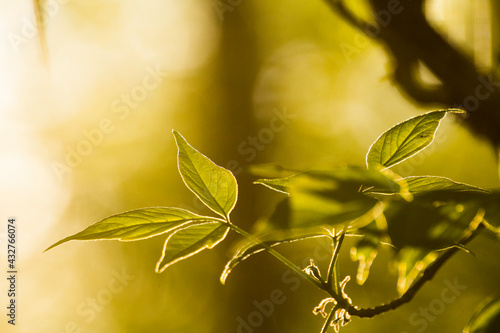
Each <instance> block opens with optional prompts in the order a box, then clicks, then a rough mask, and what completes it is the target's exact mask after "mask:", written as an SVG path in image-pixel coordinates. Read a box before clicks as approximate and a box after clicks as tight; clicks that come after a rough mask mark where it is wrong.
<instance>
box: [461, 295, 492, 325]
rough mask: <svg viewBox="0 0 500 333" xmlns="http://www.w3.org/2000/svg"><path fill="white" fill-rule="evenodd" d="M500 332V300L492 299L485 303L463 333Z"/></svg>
mask: <svg viewBox="0 0 500 333" xmlns="http://www.w3.org/2000/svg"><path fill="white" fill-rule="evenodd" d="M498 332H500V299H498V298H496V299H490V300H487V301H486V302H485V303H483V304H482V305H481V307H480V309H479V310H478V311H477V312H476V313H475V314H474V315H473V316H472V318H471V320H470V322H469V324H468V325H467V326H466V327H465V328H464V330H463V333H498Z"/></svg>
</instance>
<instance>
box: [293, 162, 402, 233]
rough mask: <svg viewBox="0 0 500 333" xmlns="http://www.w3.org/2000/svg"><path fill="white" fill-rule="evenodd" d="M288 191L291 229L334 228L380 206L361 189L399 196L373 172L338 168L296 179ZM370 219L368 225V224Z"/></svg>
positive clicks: (395, 185)
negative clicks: (377, 189)
mask: <svg viewBox="0 0 500 333" xmlns="http://www.w3.org/2000/svg"><path fill="white" fill-rule="evenodd" d="M296 178H297V179H296V181H294V183H293V186H292V187H291V189H290V207H291V215H290V222H291V227H301V228H302V227H312V226H319V225H337V224H341V223H344V222H349V221H353V220H355V219H358V218H361V217H362V216H363V215H364V214H366V213H368V212H369V211H370V210H372V209H373V208H374V207H375V205H376V204H377V203H378V202H379V201H378V200H377V199H375V198H373V197H371V196H369V195H365V194H364V193H363V191H362V190H363V188H370V187H379V188H382V189H385V190H387V191H393V192H399V190H400V186H399V184H398V183H397V182H395V181H393V180H392V179H390V178H389V177H387V176H385V175H384V174H382V173H381V172H379V171H376V170H366V169H358V168H341V169H336V170H329V171H313V172H308V173H305V174H301V175H297V176H296ZM372 219H373V216H372V217H371V218H370V219H369V220H368V221H367V223H368V222H370V221H371V220H372Z"/></svg>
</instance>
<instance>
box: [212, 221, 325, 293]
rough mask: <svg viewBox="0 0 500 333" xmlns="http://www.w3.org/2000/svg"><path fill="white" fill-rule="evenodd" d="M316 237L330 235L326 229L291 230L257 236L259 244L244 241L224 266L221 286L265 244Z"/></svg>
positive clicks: (263, 247) (262, 248) (261, 249)
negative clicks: (243, 262)
mask: <svg viewBox="0 0 500 333" xmlns="http://www.w3.org/2000/svg"><path fill="white" fill-rule="evenodd" d="M317 237H332V236H331V234H330V233H329V232H328V231H327V230H326V229H322V228H320V229H315V230H314V231H310V230H305V231H304V230H293V231H278V232H273V233H269V234H264V235H261V236H257V237H256V238H257V239H258V240H259V241H261V243H254V242H252V241H246V242H244V243H243V245H241V246H240V248H239V249H238V250H237V251H236V253H235V254H234V255H233V258H232V259H231V260H230V261H229V262H228V263H227V264H226V267H225V268H224V271H223V272H222V275H221V277H220V280H221V282H222V284H224V283H225V282H226V279H227V276H228V275H229V273H231V271H232V270H233V268H234V267H236V266H237V265H238V264H239V263H241V262H242V261H244V260H246V259H248V258H249V257H251V256H253V255H254V254H257V253H259V252H262V251H264V250H265V246H264V245H263V244H266V245H268V246H270V247H274V246H276V245H279V244H283V243H291V242H296V241H300V240H305V239H311V238H317Z"/></svg>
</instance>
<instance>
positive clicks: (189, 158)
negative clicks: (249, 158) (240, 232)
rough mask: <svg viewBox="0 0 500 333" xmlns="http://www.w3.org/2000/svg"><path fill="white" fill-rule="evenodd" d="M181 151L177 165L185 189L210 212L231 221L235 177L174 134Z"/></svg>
mask: <svg viewBox="0 0 500 333" xmlns="http://www.w3.org/2000/svg"><path fill="white" fill-rule="evenodd" d="M173 133H174V137H175V142H176V143H177V147H178V148H179V154H178V165H179V172H180V173H181V176H182V180H184V183H185V184H186V186H187V187H188V188H189V189H190V190H191V191H192V192H193V193H194V194H195V195H196V196H197V197H198V198H199V199H200V200H201V201H202V202H203V203H204V204H205V205H206V206H207V207H208V208H210V209H211V210H213V211H214V212H215V213H217V214H219V215H221V216H222V217H224V218H226V219H228V218H229V213H230V212H231V210H233V208H234V205H235V204H236V199H237V197H238V186H237V184H236V179H235V178H234V176H233V174H232V173H231V172H230V171H229V170H226V169H224V168H222V167H220V166H218V165H216V164H215V163H214V162H212V161H210V160H209V159H208V158H207V157H206V156H205V155H203V154H201V153H200V152H199V151H197V150H196V149H194V148H193V147H191V145H189V143H187V141H186V140H185V139H184V138H183V137H182V135H180V134H179V133H178V132H176V131H173Z"/></svg>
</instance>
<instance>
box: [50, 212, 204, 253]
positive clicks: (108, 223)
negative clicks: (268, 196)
mask: <svg viewBox="0 0 500 333" xmlns="http://www.w3.org/2000/svg"><path fill="white" fill-rule="evenodd" d="M213 220H214V218H213V217H208V216H201V215H198V214H195V213H191V212H189V211H187V210H184V209H180V208H169V207H153V208H142V209H137V210H132V211H128V212H124V213H120V214H116V215H112V216H110V217H107V218H105V219H103V220H101V221H99V222H96V223H94V224H92V225H91V226H89V227H87V228H86V229H84V230H83V231H80V232H79V233H76V234H74V235H72V236H69V237H66V238H64V239H62V240H60V241H58V242H57V243H55V244H53V245H52V246H50V247H49V248H48V249H47V250H49V249H51V248H53V247H55V246H57V245H60V244H62V243H65V242H68V241H70V240H105V239H106V240H121V241H135V240H140V239H145V238H150V237H154V236H157V235H160V234H162V233H165V232H168V231H171V230H173V229H176V228H178V227H181V226H182V225H184V224H186V223H189V222H192V221H198V222H202V221H213ZM47 250H45V251H47Z"/></svg>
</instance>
